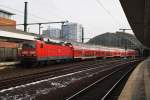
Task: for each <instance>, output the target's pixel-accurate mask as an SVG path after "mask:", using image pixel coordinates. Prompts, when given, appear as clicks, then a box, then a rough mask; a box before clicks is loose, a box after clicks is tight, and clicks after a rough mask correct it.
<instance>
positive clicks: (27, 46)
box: [22, 42, 36, 49]
mask: <svg viewBox="0 0 150 100" xmlns="http://www.w3.org/2000/svg"><path fill="white" fill-rule="evenodd" d="M35 46H36V45H35V43H34V42H26V43H23V45H22V48H30V49H34V48H35Z"/></svg>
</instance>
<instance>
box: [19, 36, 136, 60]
mask: <svg viewBox="0 0 150 100" xmlns="http://www.w3.org/2000/svg"><path fill="white" fill-rule="evenodd" d="M136 56H138V53H137V51H136V50H131V49H127V50H125V49H121V48H111V47H104V46H99V45H89V44H83V43H77V42H71V41H70V42H69V41H62V40H57V39H51V38H43V39H35V40H33V41H28V42H24V43H23V44H22V50H21V51H20V54H19V58H20V60H21V62H22V63H25V62H47V61H57V60H65V59H66V60H67V59H71V60H85V59H94V58H112V57H136Z"/></svg>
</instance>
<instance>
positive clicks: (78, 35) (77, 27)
mask: <svg viewBox="0 0 150 100" xmlns="http://www.w3.org/2000/svg"><path fill="white" fill-rule="evenodd" d="M82 33H83V26H82V25H81V24H78V23H67V24H65V25H63V26H62V36H61V37H62V38H63V39H65V40H71V41H76V42H82V35H83V34H82Z"/></svg>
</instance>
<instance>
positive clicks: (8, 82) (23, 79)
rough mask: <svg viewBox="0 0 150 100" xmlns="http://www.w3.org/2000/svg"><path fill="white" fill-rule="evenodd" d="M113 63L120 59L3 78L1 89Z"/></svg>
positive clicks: (81, 63)
mask: <svg viewBox="0 0 150 100" xmlns="http://www.w3.org/2000/svg"><path fill="white" fill-rule="evenodd" d="M123 62H124V61H123ZM112 64H118V60H115V61H109V62H101V61H96V62H94V63H93V62H80V63H75V64H72V65H69V66H63V67H57V68H53V69H51V70H46V71H43V72H38V73H33V74H28V75H23V76H18V77H12V78H8V79H3V80H0V90H2V89H6V88H9V87H14V86H17V85H22V84H26V83H30V82H35V81H39V80H42V79H47V78H52V77H55V76H59V75H62V74H67V73H71V72H75V71H79V70H85V69H88V68H91V67H92V68H96V67H100V66H101V67H106V66H104V65H107V66H109V65H112ZM93 66H94V67H93Z"/></svg>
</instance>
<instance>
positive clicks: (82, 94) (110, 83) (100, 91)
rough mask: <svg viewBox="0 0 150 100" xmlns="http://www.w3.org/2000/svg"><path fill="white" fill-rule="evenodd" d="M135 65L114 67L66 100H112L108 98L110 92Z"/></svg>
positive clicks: (134, 63) (133, 63)
mask: <svg viewBox="0 0 150 100" xmlns="http://www.w3.org/2000/svg"><path fill="white" fill-rule="evenodd" d="M136 64H137V62H132V63H131V62H130V63H128V64H122V65H119V66H121V67H116V68H115V69H114V70H113V71H112V70H111V71H110V72H109V73H107V74H106V75H105V76H103V77H101V78H99V79H98V80H96V81H94V82H93V83H91V84H90V85H88V86H86V87H84V88H82V89H81V90H80V91H77V92H75V93H74V94H73V95H71V96H69V97H67V98H66V100H112V99H110V98H109V97H110V95H111V93H112V91H113V90H114V89H115V88H116V87H117V85H118V84H120V83H121V82H122V80H123V79H124V78H125V77H126V76H127V75H128V74H129V73H131V72H132V70H133V69H134V68H135V66H136ZM115 100H117V97H116V99H115Z"/></svg>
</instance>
